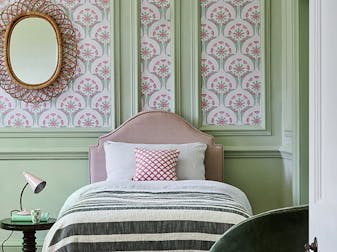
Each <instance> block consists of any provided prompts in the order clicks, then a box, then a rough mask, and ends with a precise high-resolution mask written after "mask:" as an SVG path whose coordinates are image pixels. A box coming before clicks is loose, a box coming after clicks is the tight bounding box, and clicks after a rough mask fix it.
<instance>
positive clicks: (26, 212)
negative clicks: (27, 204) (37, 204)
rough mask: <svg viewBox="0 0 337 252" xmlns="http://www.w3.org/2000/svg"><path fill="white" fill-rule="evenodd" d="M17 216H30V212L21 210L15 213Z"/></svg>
mask: <svg viewBox="0 0 337 252" xmlns="http://www.w3.org/2000/svg"><path fill="white" fill-rule="evenodd" d="M16 214H17V215H30V211H28V210H22V211H20V212H16Z"/></svg>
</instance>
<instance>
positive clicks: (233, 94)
mask: <svg viewBox="0 0 337 252" xmlns="http://www.w3.org/2000/svg"><path fill="white" fill-rule="evenodd" d="M200 4H201V40H202V56H201V76H202V94H201V95H202V111H203V125H220V126H223V125H235V126H237V125H240V126H241V125H246V126H253V127H258V126H262V124H263V108H262V101H261V99H262V95H261V94H263V89H264V87H263V81H262V77H263V65H262V52H261V36H262V34H261V13H260V12H261V8H260V0H200Z"/></svg>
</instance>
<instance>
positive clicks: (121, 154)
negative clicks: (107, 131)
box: [104, 141, 207, 181]
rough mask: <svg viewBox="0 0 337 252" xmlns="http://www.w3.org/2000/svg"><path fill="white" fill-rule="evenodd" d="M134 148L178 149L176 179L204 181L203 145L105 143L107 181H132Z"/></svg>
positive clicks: (134, 170)
mask: <svg viewBox="0 0 337 252" xmlns="http://www.w3.org/2000/svg"><path fill="white" fill-rule="evenodd" d="M135 148H147V149H151V150H155V149H158V150H159V149H178V150H179V151H180V154H179V156H178V161H177V168H176V171H177V177H178V179H180V180H183V179H189V180H192V179H196V180H203V179H205V165H204V159H205V151H206V149H207V145H206V144H204V143H187V144H135V143H123V142H112V141H106V142H104V151H105V162H106V163H105V167H106V173H107V180H110V181H112V180H113V181H116V180H118V181H125V180H132V177H133V176H134V175H135V173H136V160H135V152H134V150H135Z"/></svg>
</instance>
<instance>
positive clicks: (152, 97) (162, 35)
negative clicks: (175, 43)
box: [140, 0, 174, 111]
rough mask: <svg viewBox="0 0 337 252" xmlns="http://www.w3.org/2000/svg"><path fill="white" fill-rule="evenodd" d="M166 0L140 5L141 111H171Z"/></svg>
mask: <svg viewBox="0 0 337 252" xmlns="http://www.w3.org/2000/svg"><path fill="white" fill-rule="evenodd" d="M170 5H171V2H170V0H142V2H141V17H140V20H141V72H142V74H141V75H142V76H141V78H142V83H141V98H142V110H153V109H155V110H157V109H159V110H166V111H174V93H173V91H174V90H173V81H172V77H173V76H172V75H171V73H172V71H171V67H172V65H171V61H172V58H171V20H170Z"/></svg>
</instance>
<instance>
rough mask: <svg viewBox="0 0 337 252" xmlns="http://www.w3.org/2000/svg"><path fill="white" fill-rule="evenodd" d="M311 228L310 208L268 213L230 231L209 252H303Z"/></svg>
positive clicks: (287, 209) (292, 208)
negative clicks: (309, 226)
mask: <svg viewBox="0 0 337 252" xmlns="http://www.w3.org/2000/svg"><path fill="white" fill-rule="evenodd" d="M308 224H309V219H308V206H298V207H289V208H283V209H277V210H272V211H268V212H265V213H261V214H258V215H255V216H253V217H251V218H249V219H247V220H245V221H243V222H241V223H239V224H238V225H235V226H233V227H232V228H230V229H229V230H228V231H227V232H226V233H225V234H224V235H223V236H222V237H221V238H220V240H218V241H217V242H216V243H215V244H214V245H213V247H212V248H211V250H210V251H211V252H220V251H224V252H297V251H299V252H304V251H305V249H304V244H305V243H306V242H307V241H308Z"/></svg>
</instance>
